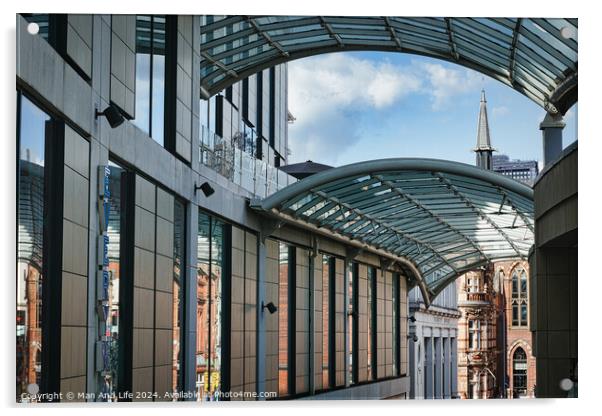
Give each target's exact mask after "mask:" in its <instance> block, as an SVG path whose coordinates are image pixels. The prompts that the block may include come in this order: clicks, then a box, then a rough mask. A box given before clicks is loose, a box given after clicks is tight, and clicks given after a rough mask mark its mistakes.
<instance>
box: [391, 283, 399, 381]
mask: <svg viewBox="0 0 602 416" xmlns="http://www.w3.org/2000/svg"><path fill="white" fill-rule="evenodd" d="M392 302H393V375H398V374H399V368H398V365H397V358H398V354H399V275H398V274H396V273H395V274H393V299H392Z"/></svg>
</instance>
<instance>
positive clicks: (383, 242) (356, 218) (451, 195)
mask: <svg viewBox="0 0 602 416" xmlns="http://www.w3.org/2000/svg"><path fill="white" fill-rule="evenodd" d="M251 207H252V208H254V209H256V210H258V211H261V212H264V213H268V214H269V215H272V216H275V217H279V218H280V219H282V220H284V221H290V220H291V219H293V220H294V221H295V222H297V223H299V221H300V222H301V223H305V224H307V225H310V226H312V227H318V228H321V229H324V230H328V231H329V232H330V233H333V234H338V235H341V236H343V237H346V238H349V239H352V240H356V241H359V242H361V243H362V244H364V245H365V246H369V247H371V248H374V249H377V250H381V251H382V250H384V251H386V252H387V253H390V254H391V255H393V256H395V257H400V258H402V259H403V261H404V262H405V261H407V262H409V263H410V264H411V265H412V266H413V267H412V269H415V270H416V272H415V273H414V274H418V275H417V276H414V278H415V279H416V282H417V283H418V284H419V285H420V286H421V288H422V289H423V292H424V291H425V290H426V291H428V294H427V296H425V300H426V301H427V303H428V300H429V299H433V298H434V297H435V296H436V295H437V294H438V293H439V292H440V291H441V290H442V289H443V288H444V287H445V286H446V285H447V284H449V283H450V282H451V281H453V280H455V279H456V278H457V277H458V276H459V275H460V274H462V273H464V272H466V271H468V270H474V269H475V268H477V267H479V266H481V265H484V264H486V263H488V262H490V261H495V260H502V259H516V258H521V259H526V258H527V255H528V251H529V249H530V248H531V246H532V245H533V242H534V236H533V229H534V225H533V224H534V221H533V214H534V209H533V191H532V189H531V188H529V187H528V186H526V185H523V184H521V183H519V182H517V181H515V180H513V179H510V178H507V177H504V176H502V175H499V174H497V173H494V172H491V171H487V170H483V169H480V168H477V167H474V166H470V165H466V164H463V163H457V162H449V161H443V160H436V159H406V158H399V159H382V160H374V161H368V162H361V163H355V164H352V165H347V166H342V167H339V168H333V169H330V170H327V171H323V172H320V173H317V174H315V175H313V176H310V177H308V178H306V179H303V180H301V181H299V182H296V183H294V184H292V185H289V186H288V187H286V188H284V189H282V190H280V191H278V192H276V193H274V194H272V195H270V196H269V197H267V198H265V199H262V200H255V201H252V202H251Z"/></svg>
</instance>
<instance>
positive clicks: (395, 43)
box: [200, 15, 577, 114]
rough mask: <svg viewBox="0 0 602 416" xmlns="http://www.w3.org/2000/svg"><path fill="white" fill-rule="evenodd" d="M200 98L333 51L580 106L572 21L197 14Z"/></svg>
mask: <svg viewBox="0 0 602 416" xmlns="http://www.w3.org/2000/svg"><path fill="white" fill-rule="evenodd" d="M200 33H201V39H200V42H201V94H202V96H203V97H204V98H208V97H209V96H212V95H214V94H217V93H218V92H219V91H221V90H223V89H224V88H226V87H228V86H230V85H232V84H233V83H235V82H237V81H240V80H241V79H244V78H246V77H248V76H249V75H252V74H254V73H256V72H259V71H261V70H262V69H265V68H268V67H271V66H274V65H276V64H280V63H283V62H287V61H291V60H293V59H298V58H303V57H306V56H311V55H318V54H322V53H328V52H337V51H358V50H371V51H391V52H405V53H413V54H419V55H425V56H429V57H434V58H439V59H444V60H447V61H451V62H455V63H457V64H459V65H463V66H465V67H469V68H472V69H474V70H476V71H479V72H481V73H483V74H485V75H488V76H490V77H492V78H495V79H497V80H498V81H501V82H503V83H504V84H506V85H508V86H510V87H512V88H514V89H515V90H517V91H519V92H520V93H522V94H524V95H525V96H527V97H529V98H530V99H531V100H533V101H535V102H536V103H537V104H538V105H540V106H541V107H543V108H545V109H546V110H547V111H549V112H551V113H556V112H558V111H559V112H561V113H562V114H564V113H565V112H566V111H567V110H568V108H570V106H571V105H572V104H574V103H575V102H576V101H577V19H537V18H529V19H526V18H494V19H489V18H455V17H454V18H443V17H440V18H435V17H335V16H208V15H205V16H201V30H200Z"/></svg>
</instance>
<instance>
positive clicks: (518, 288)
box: [512, 267, 529, 326]
mask: <svg viewBox="0 0 602 416" xmlns="http://www.w3.org/2000/svg"><path fill="white" fill-rule="evenodd" d="M528 300H529V293H528V290H527V272H526V271H525V269H523V268H522V267H517V268H515V269H514V270H513V271H512V325H513V326H527V324H528V320H527V302H528Z"/></svg>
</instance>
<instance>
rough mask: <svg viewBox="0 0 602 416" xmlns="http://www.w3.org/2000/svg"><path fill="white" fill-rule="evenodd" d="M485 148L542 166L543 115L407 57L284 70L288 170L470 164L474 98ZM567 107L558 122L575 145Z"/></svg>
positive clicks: (438, 65) (496, 89) (463, 76)
mask: <svg viewBox="0 0 602 416" xmlns="http://www.w3.org/2000/svg"><path fill="white" fill-rule="evenodd" d="M481 88H484V89H485V91H486V95H487V107H488V115H489V125H490V133H491V140H492V145H493V146H494V147H495V148H496V149H498V150H499V153H505V154H507V155H509V156H510V157H511V158H513V159H536V160H541V158H542V157H541V152H542V146H541V132H540V131H539V123H540V122H541V121H542V120H543V117H544V114H545V112H544V110H543V109H542V108H540V107H539V106H538V105H536V104H535V103H534V102H532V101H530V100H529V99H528V98H526V97H524V96H523V95H521V94H520V93H518V92H516V91H514V90H513V89H511V88H509V87H508V86H506V85H504V84H502V83H500V82H498V81H496V80H494V79H492V78H488V77H487V76H484V75H481V74H480V73H478V72H475V71H472V70H470V69H466V68H463V67H461V66H458V65H455V64H452V63H447V62H445V61H441V60H436V59H431V58H425V57H421V56H416V55H408V54H399V53H380V52H379V53H377V52H339V53H334V54H328V55H320V56H316V57H311V58H305V59H300V60H298V61H293V62H291V63H289V110H290V111H291V113H292V114H293V115H294V116H295V117H296V119H297V120H296V121H295V123H294V124H292V125H289V147H290V149H291V155H290V159H289V163H296V162H302V161H305V160H307V159H311V160H313V161H314V162H320V163H325V164H328V165H332V166H341V165H345V164H348V163H353V162H358V161H362V160H370V159H379V158H386V157H432V158H437V159H448V160H454V161H459V162H464V163H469V164H474V153H472V152H471V149H472V148H473V147H474V146H475V143H476V131H477V118H478V112H479V100H480V91H481ZM575 113H576V107H575V108H572V109H571V110H569V112H568V114H567V116H565V121H566V123H567V126H566V128H565V129H564V145H565V146H566V145H567V144H569V143H571V142H573V141H574V139H575V138H576V135H577V131H576V114H575Z"/></svg>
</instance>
